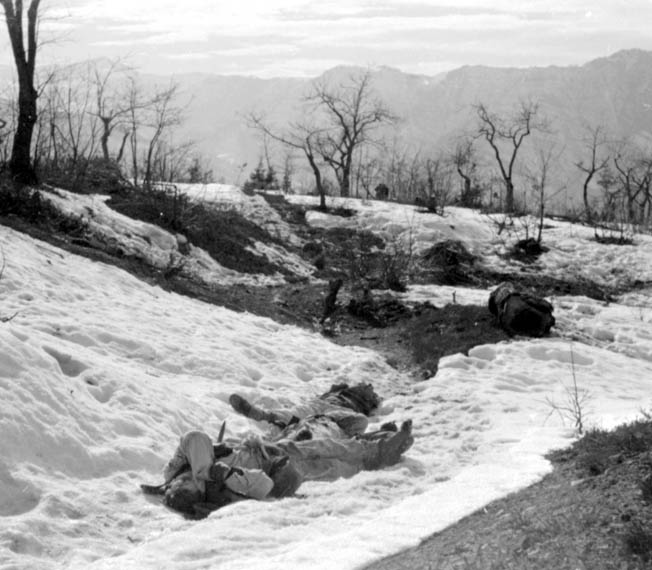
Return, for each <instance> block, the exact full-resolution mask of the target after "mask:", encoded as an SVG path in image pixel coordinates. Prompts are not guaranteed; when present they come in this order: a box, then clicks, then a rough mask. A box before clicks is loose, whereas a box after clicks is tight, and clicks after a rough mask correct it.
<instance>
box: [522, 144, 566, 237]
mask: <svg viewBox="0 0 652 570" xmlns="http://www.w3.org/2000/svg"><path fill="white" fill-rule="evenodd" d="M560 156H561V152H559V151H558V150H557V149H556V148H555V146H554V144H548V145H541V146H539V148H538V149H537V152H536V159H535V165H534V167H531V168H529V169H528V173H527V178H528V179H529V181H530V184H531V187H532V192H533V193H534V198H535V203H536V211H535V213H536V216H537V237H536V241H537V243H539V244H540V243H541V238H542V234H543V218H544V215H545V211H546V202H547V201H548V200H550V199H551V198H554V197H555V196H556V195H558V194H559V193H560V192H561V191H562V190H565V187H564V186H562V187H561V188H558V189H556V190H555V191H554V192H553V193H551V192H550V185H551V173H552V167H553V166H554V164H555V162H556V161H557V160H558V159H559V157H560Z"/></svg>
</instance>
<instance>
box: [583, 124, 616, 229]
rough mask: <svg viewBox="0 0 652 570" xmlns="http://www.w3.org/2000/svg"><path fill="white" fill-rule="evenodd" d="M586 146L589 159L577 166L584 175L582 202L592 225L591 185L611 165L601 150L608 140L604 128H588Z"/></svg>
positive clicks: (585, 138)
mask: <svg viewBox="0 0 652 570" xmlns="http://www.w3.org/2000/svg"><path fill="white" fill-rule="evenodd" d="M582 141H583V142H584V144H585V149H586V151H587V152H588V159H582V160H579V161H577V162H576V163H575V166H576V167H577V168H578V169H579V170H581V171H582V172H583V173H584V181H583V183H582V200H583V201H584V214H585V216H586V221H587V222H588V223H591V222H592V221H593V212H592V211H591V205H590V204H589V184H591V181H592V180H593V178H594V177H595V176H596V175H599V174H600V172H602V171H603V170H604V169H605V168H607V166H608V165H609V159H610V157H609V155H608V154H605V153H602V152H601V149H602V147H604V146H605V145H606V144H607V138H606V136H605V133H604V128H603V127H601V126H600V125H598V126H597V127H588V126H587V127H586V135H585V136H584V138H583V139H582Z"/></svg>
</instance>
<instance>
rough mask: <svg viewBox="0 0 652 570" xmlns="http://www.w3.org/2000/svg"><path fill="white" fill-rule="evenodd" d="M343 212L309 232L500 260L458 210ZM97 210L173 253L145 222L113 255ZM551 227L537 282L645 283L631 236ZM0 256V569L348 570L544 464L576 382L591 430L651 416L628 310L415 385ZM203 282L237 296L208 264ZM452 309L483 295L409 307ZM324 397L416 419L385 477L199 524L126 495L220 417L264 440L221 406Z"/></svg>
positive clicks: (650, 246) (88, 273)
mask: <svg viewBox="0 0 652 570" xmlns="http://www.w3.org/2000/svg"><path fill="white" fill-rule="evenodd" d="M188 190H189V191H190V192H193V191H194V192H201V191H203V190H202V189H201V188H197V189H194V190H193V189H188ZM226 190H228V189H222V190H221V191H220V192H221V194H220V195H221V196H222V197H224V196H226V195H229V193H230V195H231V196H232V199H234V200H239V201H241V202H242V207H243V208H250V210H248V211H250V212H253V211H262V209H263V208H264V207H265V206H264V205H261V204H255V203H250V202H249V198H247V197H245V196H243V195H242V194H241V193H239V192H237V191H235V190H229V191H228V192H227V191H226ZM62 195H63V194H62ZM296 199H297V200H299V199H300V198H298V197H297V198H296ZM62 200H63V198H62ZM254 200H255V198H254ZM304 200H305V199H304ZM68 202H69V201H68ZM94 204H95V206H94V207H97V204H102V206H103V201H102V200H101V199H100V198H96V200H95V202H94ZM347 206H348V207H351V208H355V209H356V210H358V211H359V213H358V215H357V216H355V217H353V218H346V219H345V218H341V217H335V216H327V215H325V214H318V213H314V214H312V213H311V214H310V215H309V217H310V219H311V222H312V223H318V224H335V223H344V224H354V223H355V224H359V225H360V226H361V227H364V228H367V229H370V230H372V231H383V232H393V233H401V232H406V231H409V232H411V233H412V234H413V235H414V236H415V239H416V243H418V244H422V245H421V246H425V245H426V244H428V243H432V241H433V240H438V239H445V238H449V237H452V238H455V239H463V240H464V241H466V242H467V243H468V244H469V245H470V246H471V247H472V248H473V249H474V251H475V252H476V253H478V254H483V253H485V254H486V255H487V256H488V259H489V261H492V260H493V261H495V262H496V263H497V261H496V260H497V258H496V257H495V255H494V251H495V249H496V247H497V243H496V239H495V234H494V232H493V229H492V227H491V224H490V222H488V221H487V220H486V219H485V218H483V217H482V216H480V215H478V214H477V213H474V212H471V211H468V210H456V209H451V211H450V213H449V214H448V215H447V216H446V217H444V218H441V217H437V216H432V215H430V214H421V213H415V212H414V209H413V208H411V207H408V206H397V205H396V204H386V203H377V202H367V203H360V202H357V201H348V202H347ZM104 208H106V207H104ZM104 208H102V209H101V210H100V209H99V208H98V209H96V210H95V211H96V212H101V215H99V214H96V215H95V219H96V220H97V223H98V224H100V225H102V226H103V227H104V226H106V227H111V228H113V230H112V231H114V232H115V233H116V236H115V239H117V240H120V239H128V240H130V241H129V244H131V246H133V247H138V245H137V244H141V241H138V240H137V239H135V238H134V236H137V235H141V234H145V235H149V236H150V238H149V239H148V240H144V239H143V240H142V247H143V248H144V249H146V248H151V247H153V245H152V244H157V243H159V242H160V243H162V244H168V243H169V244H171V245H170V247H171V248H173V249H174V247H175V246H174V243H175V241H176V237H174V236H170V235H169V234H165V232H162V233H158V232H159V230H154V229H152V227H151V226H148V225H146V224H141V223H134V222H131V221H129V222H127V221H124V220H122V222H121V223H122V224H132V225H129V229H128V233H129V236H131V237H128V238H125V237H124V234H122V235H118V234H119V233H120V232H121V231H124V230H121V229H120V228H121V227H122V228H124V227H126V226H125V225H123V226H121V225H120V224H119V223H117V222H116V220H117V219H121V218H116V219H113V214H112V213H111V211H110V210H109V209H108V208H106V209H104ZM257 209H258V210H257ZM252 215H253V214H252ZM551 224H552V225H554V226H555V227H554V228H553V229H551V230H548V232H547V234H546V237H545V239H546V243H547V244H548V245H549V246H550V247H551V251H550V252H549V253H547V254H545V255H544V256H543V258H542V260H541V264H542V266H543V267H544V268H546V270H547V271H550V272H551V273H555V274H558V275H562V274H565V273H566V274H567V273H568V272H571V271H572V272H574V273H579V274H586V275H592V276H593V277H594V278H596V279H598V280H601V281H603V282H604V283H610V282H612V281H613V280H614V279H625V278H628V279H641V280H650V279H652V275H651V274H652V240H650V239H649V238H648V237H645V236H641V237H637V245H635V246H601V245H598V244H596V243H595V242H594V241H592V240H590V239H589V238H590V237H591V236H590V235H585V232H586V230H584V229H583V228H578V227H575V226H570V225H568V224H565V223H556V222H551ZM278 227H282V226H281V225H280V224H279V225H278ZM152 232H156V234H155V235H156V236H158V237H157V239H152V237H151V236H152V235H154V234H152ZM0 244H1V246H2V254H3V256H4V260H5V269H4V272H3V274H2V278H1V279H0V318H2V317H5V318H6V317H11V316H13V315H14V314H15V317H14V318H13V319H11V320H8V321H7V322H4V323H2V324H0V434H1V435H2V437H0V568H4V569H9V568H11V569H13V570H19V569H20V570H27V569H33V568H39V569H45V570H54V569H63V568H71V569H77V568H79V569H81V568H84V569H85V570H86V569H88V570H99V569H127V568H132V569H152V570H153V569H166V568H169V569H173V568H184V569H195V568H197V569H199V568H212V569H222V568H223V569H229V570H238V569H245V568H246V569H247V570H250V569H251V568H261V569H269V570H273V569H276V568H278V569H281V568H282V569H284V570H287V569H288V568H291V569H300V568H306V567H311V568H313V569H315V570H318V569H324V570H325V569H353V568H356V567H358V566H360V565H361V564H363V563H365V562H369V561H372V560H374V559H377V558H379V557H381V556H383V555H387V554H390V553H393V552H396V551H397V550H399V549H401V548H403V547H406V546H410V545H414V544H416V543H417V542H418V541H419V540H420V539H421V538H424V537H425V536H427V535H428V534H430V533H432V532H434V531H436V530H439V529H441V528H443V527H445V526H447V525H448V524H450V523H452V522H454V521H456V520H458V519H459V518H460V517H462V516H464V515H465V514H467V513H470V512H471V511H473V510H475V509H477V508H479V507H480V506H482V505H483V504H486V503H487V502H488V501H490V500H492V499H494V498H497V497H499V496H502V495H504V494H506V493H508V492H511V491H514V490H516V489H518V488H521V487H523V486H524V485H527V484H529V483H531V482H533V481H535V480H537V479H538V478H539V477H541V476H542V475H543V474H544V473H546V472H547V470H548V469H549V466H548V463H547V462H546V461H545V460H544V459H543V457H542V455H543V454H544V453H545V452H546V451H547V450H549V449H550V448H552V447H559V446H562V445H565V444H567V443H569V441H570V439H571V438H572V437H573V429H572V425H571V422H569V421H564V418H562V417H560V416H559V415H557V414H551V407H550V401H557V402H561V401H563V399H564V398H566V397H567V389H568V387H569V386H570V384H571V383H572V378H573V369H574V373H575V376H576V379H577V383H578V385H579V387H580V388H581V389H582V390H587V391H588V392H589V400H588V402H587V404H586V412H587V417H588V421H589V422H590V423H592V424H594V425H600V426H605V427H609V426H613V425H615V424H616V423H619V422H622V421H624V420H627V419H631V418H633V417H635V416H636V415H637V414H638V413H640V411H641V409H650V408H652V396H651V394H652V390H651V388H652V325H651V322H652V299H651V298H650V296H649V295H648V294H646V292H645V291H640V292H637V293H636V294H631V295H627V296H625V297H624V298H623V299H622V300H621V302H619V303H612V304H610V305H606V304H604V303H600V302H597V301H593V300H590V299H587V298H584V297H562V298H556V299H552V301H553V304H554V305H555V315H556V317H557V321H558V326H557V327H556V329H555V336H553V337H551V338H546V339H538V340H516V341H513V342H508V343H500V344H498V345H483V346H478V347H476V348H474V349H472V350H471V351H470V353H469V355H468V356H464V355H461V354H457V355H453V356H450V357H447V358H445V359H443V360H442V361H441V363H440V367H439V371H438V373H437V375H436V376H434V377H433V378H429V379H426V380H422V381H415V380H414V379H411V378H409V377H408V376H406V375H403V374H400V373H398V372H397V371H396V370H394V369H393V368H391V367H390V366H389V365H388V364H387V363H386V362H385V361H384V359H383V358H382V356H381V355H379V354H377V353H374V352H372V351H369V350H365V349H360V348H350V347H342V346H338V345H335V344H333V343H331V342H329V341H328V340H327V339H325V338H323V337H322V336H320V335H318V334H316V333H312V332H309V331H304V330H300V329H298V328H295V327H290V326H282V325H279V324H277V323H274V322H273V321H271V320H268V319H263V318H259V317H256V316H253V315H250V314H246V313H245V314H242V313H235V312H232V311H229V310H227V309H223V308H220V307H216V306H212V305H206V304H203V303H201V302H199V301H195V300H192V299H189V298H185V297H181V296H179V295H176V294H173V293H169V292H165V291H163V290H161V289H159V288H157V287H152V286H149V285H147V284H144V283H143V282H141V281H139V280H137V279H136V278H134V277H132V276H131V275H129V274H127V273H125V272H123V271H121V270H119V269H116V268H114V267H110V266H107V265H104V264H101V263H97V262H92V261H89V260H87V259H85V258H82V257H78V256H75V255H72V254H69V253H67V252H65V251H62V250H59V249H57V248H55V247H53V246H51V245H48V244H46V243H43V242H39V241H37V240H34V239H32V238H30V237H27V236H25V235H24V234H20V233H17V232H15V231H13V230H10V229H8V228H6V227H2V226H0ZM134 244H135V245H134ZM421 246H420V247H421ZM152 255H154V254H152ZM197 255H201V252H200V253H198V254H197ZM206 271H208V272H210V271H213V274H212V278H213V279H215V280H219V279H224V280H225V281H227V280H230V279H233V281H228V282H237V281H238V280H237V277H238V276H237V275H236V276H234V275H232V274H231V273H220V271H221V270H220V269H219V268H217V267H215V268H213V269H212V270H211V269H210V268H208V269H206ZM453 293H455V295H454V298H455V300H456V302H459V303H484V302H485V300H486V296H487V291H475V290H468V289H462V288H451V287H426V286H421V287H418V288H416V287H415V288H412V289H411V290H410V291H409V292H408V293H407V294H406V298H412V299H415V300H417V299H418V300H425V299H428V300H431V301H432V302H433V303H434V304H436V305H440V306H441V305H442V304H444V303H447V302H450V301H451V300H452V299H453ZM570 339H575V340H572V341H571V340H570ZM343 381H348V382H354V383H355V382H360V381H364V382H372V383H373V384H374V386H376V388H377V390H378V392H379V393H381V394H382V395H383V396H384V403H383V405H382V407H381V410H380V413H379V414H378V415H377V416H376V417H374V418H373V425H374V426H375V425H379V424H380V423H382V422H385V421H388V420H397V421H401V420H403V419H407V418H412V419H413V421H414V426H415V428H414V432H415V444H414V446H413V447H412V448H411V449H410V450H409V451H408V453H407V454H406V457H405V459H404V460H403V461H402V462H401V463H399V464H398V465H396V466H394V467H392V468H388V469H384V470H382V471H377V472H365V473H360V474H358V475H357V476H355V477H353V478H351V479H348V480H339V481H336V482H334V483H308V484H305V485H304V486H303V487H302V489H301V496H300V497H297V498H290V499H284V500H280V501H270V502H253V501H251V502H242V503H238V504H234V505H231V506H228V507H226V508H224V509H221V510H220V511H217V512H215V513H213V514H212V515H211V516H210V517H209V518H207V519H206V520H203V521H199V522H193V521H187V520H184V519H183V518H182V517H180V516H179V515H177V514H175V513H173V512H171V511H169V510H167V509H165V508H164V507H162V506H161V505H160V504H159V503H158V502H157V501H156V500H155V499H153V498H151V497H147V496H144V495H143V494H142V493H141V492H140V490H139V487H138V485H139V483H141V482H159V481H160V480H161V475H160V473H161V469H162V467H163V465H164V463H165V461H166V460H167V458H168V456H169V455H170V454H171V453H172V451H173V450H174V448H175V446H176V444H177V442H178V438H179V436H180V435H181V434H182V433H184V432H185V431H186V430H188V429H193V428H200V429H204V430H206V431H208V432H209V433H211V434H213V435H217V433H218V431H219V427H220V425H221V422H222V421H223V420H224V419H226V420H227V426H228V435H229V436H234V437H238V436H242V435H244V434H246V433H247V432H249V431H260V430H261V429H262V428H263V427H264V426H260V425H257V424H254V423H253V422H251V421H250V420H247V419H246V418H243V417H241V416H237V415H235V413H234V412H232V411H231V409H230V408H229V406H228V402H227V400H228V396H229V394H231V393H232V392H239V393H242V394H244V395H246V396H248V397H250V398H252V399H253V400H255V401H257V402H262V403H264V404H270V405H271V404H274V405H277V404H281V405H290V404H293V403H300V402H301V401H303V400H305V399H306V398H309V397H310V396H312V395H316V394H319V393H320V392H322V391H324V390H325V389H327V388H328V386H329V385H330V384H331V383H334V382H343Z"/></svg>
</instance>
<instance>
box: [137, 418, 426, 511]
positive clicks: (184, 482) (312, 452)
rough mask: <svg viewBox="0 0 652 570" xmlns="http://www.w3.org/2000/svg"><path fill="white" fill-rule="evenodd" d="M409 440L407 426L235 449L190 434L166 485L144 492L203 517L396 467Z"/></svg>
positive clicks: (250, 443) (249, 442) (250, 442)
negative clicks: (225, 508) (238, 503)
mask: <svg viewBox="0 0 652 570" xmlns="http://www.w3.org/2000/svg"><path fill="white" fill-rule="evenodd" d="M413 441H414V439H413V437H412V422H411V421H406V422H404V423H403V424H402V426H401V429H400V430H399V429H396V428H394V430H388V431H383V430H381V431H378V432H374V433H371V434H364V435H363V436H361V437H353V438H344V439H338V438H330V437H326V438H320V439H308V440H301V441H295V440H292V439H280V440H278V441H274V442H268V441H264V440H262V439H261V438H258V437H250V438H248V439H246V440H244V441H242V442H241V443H239V444H236V445H233V446H229V445H226V444H218V445H216V446H214V445H213V443H212V442H211V439H210V437H209V436H208V435H206V434H205V433H203V432H199V431H191V432H189V433H187V434H185V435H184V436H182V438H181V441H180V442H179V446H178V447H177V449H176V451H175V453H174V456H173V457H172V459H170V461H169V462H168V464H167V465H166V467H165V470H164V477H165V481H166V482H165V483H164V484H163V485H161V486H160V487H147V486H144V487H143V490H144V491H146V492H151V491H152V490H153V489H160V491H159V492H160V493H165V503H166V504H167V505H168V506H170V507H172V508H174V509H176V510H179V511H181V512H185V513H188V514H195V515H205V514H207V513H209V512H210V511H212V510H215V509H217V508H219V507H222V506H224V505H226V504H229V503H232V502H234V501H238V500H242V499H258V500H261V499H266V498H281V497H288V496H292V495H293V494H295V493H296V491H297V489H298V488H299V486H300V485H301V483H302V482H303V481H333V480H335V479H338V478H340V477H351V476H353V475H355V474H356V473H358V472H360V471H362V470H373V469H380V468H383V467H386V466H390V465H394V464H396V463H398V462H399V461H400V459H401V455H402V454H403V453H404V452H405V451H407V449H409V448H410V446H411V445H412V443H413Z"/></svg>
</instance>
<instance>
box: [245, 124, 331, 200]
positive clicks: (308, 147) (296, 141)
mask: <svg viewBox="0 0 652 570" xmlns="http://www.w3.org/2000/svg"><path fill="white" fill-rule="evenodd" d="M248 120H249V124H250V126H251V127H253V128H255V129H258V130H259V131H260V132H262V133H263V134H264V135H265V136H268V137H269V138H271V139H272V140H275V141H277V142H280V143H281V144H283V145H285V146H286V147H288V148H289V149H295V150H299V151H301V152H302V153H303V154H304V156H305V157H306V160H307V161H308V164H309V165H310V170H311V171H312V174H313V176H314V178H315V188H316V190H317V194H318V195H319V208H320V209H321V210H326V187H325V185H324V177H323V174H322V171H321V169H322V167H323V163H322V161H321V157H320V153H319V148H320V140H321V136H322V134H323V133H322V130H321V129H319V128H317V127H315V126H313V125H311V124H310V123H308V122H305V123H303V122H300V123H295V124H293V125H291V126H290V128H289V129H287V130H286V131H280V130H276V129H274V128H272V127H270V126H269V125H268V124H267V123H266V122H265V119H264V118H263V117H262V116H260V115H257V114H256V113H251V114H250V115H249V118H248Z"/></svg>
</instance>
